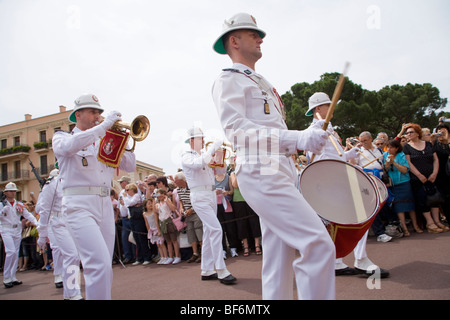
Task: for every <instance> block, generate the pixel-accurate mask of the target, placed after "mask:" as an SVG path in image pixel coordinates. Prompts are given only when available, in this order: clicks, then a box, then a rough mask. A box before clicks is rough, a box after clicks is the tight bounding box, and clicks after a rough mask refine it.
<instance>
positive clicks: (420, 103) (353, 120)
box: [282, 72, 450, 138]
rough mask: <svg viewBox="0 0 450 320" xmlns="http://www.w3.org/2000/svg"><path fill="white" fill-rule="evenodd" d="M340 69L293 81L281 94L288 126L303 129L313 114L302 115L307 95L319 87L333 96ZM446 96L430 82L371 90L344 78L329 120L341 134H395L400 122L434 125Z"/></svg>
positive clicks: (342, 135)
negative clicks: (319, 75)
mask: <svg viewBox="0 0 450 320" xmlns="http://www.w3.org/2000/svg"><path fill="white" fill-rule="evenodd" d="M339 76H340V74H339V73H336V72H335V73H325V74H323V75H322V76H321V77H320V80H317V81H315V82H314V83H312V84H309V83H306V82H301V83H297V84H295V85H293V86H292V87H291V91H289V92H286V93H285V94H284V95H283V96H282V99H283V102H284V104H285V107H286V116H287V119H286V122H287V125H288V127H289V129H295V130H303V129H306V128H307V127H308V126H309V125H310V123H311V121H312V117H307V116H305V113H306V111H307V110H308V99H309V97H310V96H311V95H313V93H315V92H318V91H321V92H325V93H327V94H328V95H329V96H330V99H331V98H332V96H333V93H334V89H335V87H336V85H337V82H338V79H339ZM446 104H447V99H446V98H445V99H443V98H441V97H440V95H439V90H438V89H437V88H435V87H433V86H432V85H431V84H429V83H425V84H411V83H408V84H406V85H405V86H401V85H392V86H386V87H384V88H382V89H381V90H379V91H370V90H366V89H364V88H362V86H361V85H359V84H356V83H354V82H352V81H351V80H350V79H348V78H346V82H345V85H344V88H343V90H342V93H341V96H340V102H339V103H338V105H337V106H336V109H335V112H334V114H333V119H332V124H333V126H335V128H336V129H337V130H338V132H339V134H340V135H341V137H343V138H344V137H350V136H357V135H359V134H360V133H361V132H362V131H369V132H371V133H372V134H373V135H376V134H377V133H378V132H380V131H384V132H386V133H387V134H388V135H389V136H391V137H394V136H395V135H397V133H398V132H399V131H400V129H401V126H402V124H403V123H412V122H413V123H418V124H420V125H421V126H422V127H429V128H434V127H435V126H436V125H437V123H438V119H439V117H441V116H446V115H447V114H450V113H444V112H443V111H442V109H443V108H445V106H446Z"/></svg>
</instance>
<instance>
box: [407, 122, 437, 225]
mask: <svg viewBox="0 0 450 320" xmlns="http://www.w3.org/2000/svg"><path fill="white" fill-rule="evenodd" d="M405 135H406V136H407V138H409V142H408V143H407V144H406V145H405V147H404V148H403V151H404V153H405V155H406V159H407V160H408V164H409V168H410V177H411V186H412V189H413V193H414V197H415V201H416V209H417V211H421V212H423V216H424V217H425V220H426V227H427V230H428V232H430V233H441V232H443V231H444V229H443V228H444V227H445V226H444V225H443V224H442V223H441V222H440V220H439V207H430V206H427V204H426V198H427V196H426V190H425V187H426V186H431V185H433V184H434V182H435V181H436V177H437V174H438V171H439V159H438V157H437V155H436V152H435V151H434V149H433V145H432V144H431V143H430V142H428V141H424V140H422V128H421V127H420V126H419V125H418V124H414V123H412V124H409V125H408V126H407V127H406V132H405Z"/></svg>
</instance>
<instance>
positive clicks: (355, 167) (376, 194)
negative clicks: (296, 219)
mask: <svg viewBox="0 0 450 320" xmlns="http://www.w3.org/2000/svg"><path fill="white" fill-rule="evenodd" d="M320 162H338V163H343V164H345V165H348V166H350V167H352V168H354V169H356V170H357V171H359V172H361V173H362V174H363V176H364V177H365V178H366V179H367V180H368V181H369V182H370V184H371V185H372V187H373V188H374V189H375V196H376V206H375V210H374V211H373V212H372V213H371V214H370V216H369V217H367V219H365V220H363V221H361V222H355V223H342V222H335V221H331V220H329V219H326V218H324V217H323V216H321V215H320V214H319V213H318V212H317V211H316V210H315V209H314V208H313V210H314V211H315V212H316V214H317V215H318V216H319V217H321V218H322V219H324V220H326V221H329V222H331V223H336V224H339V225H354V226H357V225H361V224H364V223H366V222H368V221H369V220H370V219H372V218H373V216H374V215H376V214H378V212H379V211H380V210H381V208H382V204H381V203H380V199H381V197H380V194H379V191H378V187H377V185H376V182H375V181H374V180H373V179H371V178H370V176H369V174H368V173H367V172H365V171H364V170H363V169H361V168H360V167H358V166H356V165H354V164H352V163H350V162H347V161H343V160H337V159H320V160H316V161H314V162H312V163H310V164H308V165H307V166H306V167H305V169H303V171H302V174H301V175H300V180H299V188H300V192H301V188H302V177H303V173H304V172H305V171H306V170H307V169H308V168H309V167H312V166H313V165H314V164H317V163H320ZM305 200H306V199H305ZM307 202H308V201H307ZM308 203H309V202H308ZM383 204H384V202H383ZM309 205H310V206H311V204H309ZM311 207H312V206H311Z"/></svg>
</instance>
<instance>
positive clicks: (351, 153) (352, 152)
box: [345, 147, 361, 160]
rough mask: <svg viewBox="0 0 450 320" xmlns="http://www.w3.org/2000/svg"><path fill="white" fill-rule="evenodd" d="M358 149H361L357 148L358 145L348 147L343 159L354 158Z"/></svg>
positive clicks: (357, 154)
mask: <svg viewBox="0 0 450 320" xmlns="http://www.w3.org/2000/svg"><path fill="white" fill-rule="evenodd" d="M359 151H361V149H359V148H358V147H354V148H353V149H350V150H349V151H347V152H345V159H346V160H349V159H354V158H356V157H358V156H359V153H358V152H359Z"/></svg>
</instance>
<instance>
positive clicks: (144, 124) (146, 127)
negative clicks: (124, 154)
mask: <svg viewBox="0 0 450 320" xmlns="http://www.w3.org/2000/svg"><path fill="white" fill-rule="evenodd" d="M111 130H114V131H122V132H123V131H124V130H129V131H130V136H131V137H132V138H133V147H132V148H131V149H126V150H127V151H134V148H135V146H136V141H142V140H144V139H145V138H147V136H148V134H149V133H150V121H149V120H148V118H147V117H146V116H144V115H139V116H137V117H136V118H134V120H133V121H132V122H131V123H127V122H124V121H121V120H118V121H116V122H115V123H114V124H113V126H112V127H111Z"/></svg>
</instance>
